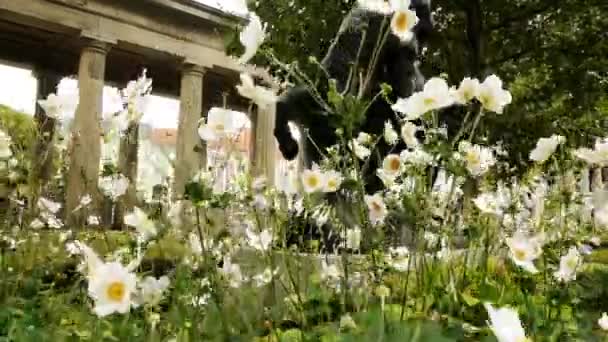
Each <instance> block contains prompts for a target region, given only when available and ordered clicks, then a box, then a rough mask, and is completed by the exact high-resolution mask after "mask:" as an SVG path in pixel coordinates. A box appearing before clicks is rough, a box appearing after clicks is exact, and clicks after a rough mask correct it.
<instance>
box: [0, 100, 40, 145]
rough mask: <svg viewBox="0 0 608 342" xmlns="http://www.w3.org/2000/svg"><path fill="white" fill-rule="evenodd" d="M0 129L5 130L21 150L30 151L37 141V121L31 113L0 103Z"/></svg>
mask: <svg viewBox="0 0 608 342" xmlns="http://www.w3.org/2000/svg"><path fill="white" fill-rule="evenodd" d="M0 129H2V130H4V131H5V132H6V133H7V134H8V135H9V136H10V137H11V139H12V140H13V144H15V145H17V146H16V148H17V149H18V150H20V151H29V150H30V149H31V148H32V147H33V146H34V143H35V142H36V123H35V122H34V119H33V118H32V116H31V115H27V114H24V113H21V112H18V111H15V110H13V109H11V108H9V107H7V106H4V105H0Z"/></svg>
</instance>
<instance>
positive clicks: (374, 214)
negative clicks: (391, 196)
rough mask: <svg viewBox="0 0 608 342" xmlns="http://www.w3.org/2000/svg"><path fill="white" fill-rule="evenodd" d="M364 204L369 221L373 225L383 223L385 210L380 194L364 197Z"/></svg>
mask: <svg viewBox="0 0 608 342" xmlns="http://www.w3.org/2000/svg"><path fill="white" fill-rule="evenodd" d="M365 204H366V205H367V208H368V210H369V219H370V221H371V222H372V223H373V224H379V223H382V222H384V218H385V217H386V214H387V210H386V204H384V199H383V198H382V195H381V194H375V195H373V196H370V195H365Z"/></svg>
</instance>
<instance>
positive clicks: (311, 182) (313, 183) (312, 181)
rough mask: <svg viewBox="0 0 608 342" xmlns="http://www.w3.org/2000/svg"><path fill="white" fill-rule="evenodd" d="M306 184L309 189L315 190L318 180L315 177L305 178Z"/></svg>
mask: <svg viewBox="0 0 608 342" xmlns="http://www.w3.org/2000/svg"><path fill="white" fill-rule="evenodd" d="M306 184H307V185H308V186H309V187H311V188H316V187H317V186H318V185H319V179H318V178H317V177H316V176H309V177H308V178H306Z"/></svg>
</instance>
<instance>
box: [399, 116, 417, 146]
mask: <svg viewBox="0 0 608 342" xmlns="http://www.w3.org/2000/svg"><path fill="white" fill-rule="evenodd" d="M419 130H420V127H418V126H416V125H414V124H413V123H411V122H409V121H408V122H406V123H404V124H403V126H401V138H402V139H403V141H404V142H405V144H406V145H407V147H410V148H416V147H418V145H419V144H420V143H419V142H418V138H416V132H418V131H419Z"/></svg>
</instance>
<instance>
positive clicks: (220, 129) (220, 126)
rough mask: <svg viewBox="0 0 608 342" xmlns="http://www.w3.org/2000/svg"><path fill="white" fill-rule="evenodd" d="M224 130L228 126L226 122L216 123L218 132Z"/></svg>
mask: <svg viewBox="0 0 608 342" xmlns="http://www.w3.org/2000/svg"><path fill="white" fill-rule="evenodd" d="M224 130H226V126H224V124H222V123H218V124H216V125H215V131H216V132H223V131H224Z"/></svg>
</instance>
